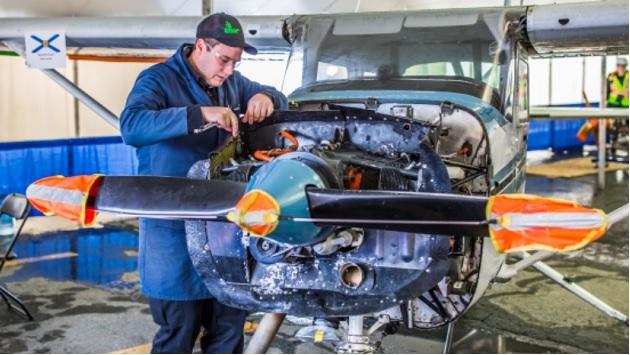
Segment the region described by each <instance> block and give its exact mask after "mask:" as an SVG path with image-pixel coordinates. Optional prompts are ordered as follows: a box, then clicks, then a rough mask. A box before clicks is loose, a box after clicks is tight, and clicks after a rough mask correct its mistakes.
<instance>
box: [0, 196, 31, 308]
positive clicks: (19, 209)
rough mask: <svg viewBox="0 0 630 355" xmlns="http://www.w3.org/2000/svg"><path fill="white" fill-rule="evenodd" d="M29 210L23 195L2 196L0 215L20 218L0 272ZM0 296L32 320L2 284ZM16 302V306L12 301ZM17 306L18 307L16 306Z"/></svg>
mask: <svg viewBox="0 0 630 355" xmlns="http://www.w3.org/2000/svg"><path fill="white" fill-rule="evenodd" d="M30 211H31V205H30V204H29V203H28V200H27V199H26V197H25V196H24V195H20V194H15V193H13V194H10V195H8V196H7V197H5V198H4V200H3V201H2V204H1V205H0V215H3V214H6V215H9V216H11V217H13V218H15V219H17V220H21V222H20V224H19V226H18V227H17V229H16V230H15V231H14V233H13V239H12V240H11V243H10V244H9V248H8V249H7V250H6V252H5V254H4V256H3V257H2V259H0V274H1V273H2V268H3V267H4V263H5V262H6V260H7V259H8V258H9V255H11V251H13V247H14V246H15V242H16V241H17V239H18V237H19V235H20V232H22V227H24V223H25V222H26V220H27V219H28V214H29V212H30ZM0 296H2V299H3V300H4V302H6V304H7V307H8V309H9V310H10V309H14V310H16V311H18V312H19V313H22V314H23V315H25V316H26V317H28V320H33V316H32V315H31V312H29V311H28V309H27V308H26V306H25V305H24V303H23V302H22V301H21V300H20V299H19V298H18V297H17V296H15V295H14V294H13V293H11V291H9V290H8V289H7V288H6V287H4V286H3V285H0ZM12 302H13V303H15V304H17V306H16V305H15V304H13V303H12ZM18 306H19V307H18Z"/></svg>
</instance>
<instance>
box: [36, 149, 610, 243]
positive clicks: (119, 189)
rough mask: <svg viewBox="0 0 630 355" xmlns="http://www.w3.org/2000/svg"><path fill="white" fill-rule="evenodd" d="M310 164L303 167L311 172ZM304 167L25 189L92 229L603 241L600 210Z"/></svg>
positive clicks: (39, 184)
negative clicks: (132, 222) (337, 231)
mask: <svg viewBox="0 0 630 355" xmlns="http://www.w3.org/2000/svg"><path fill="white" fill-rule="evenodd" d="M311 163H312V161H311V162H310V163H309V164H311ZM328 185H329V184H327V183H325V181H324V179H322V178H321V176H320V175H318V174H316V173H315V170H314V169H312V168H311V167H310V166H309V165H308V164H305V161H300V160H299V159H274V160H273V161H271V162H270V163H268V164H265V165H264V166H263V167H261V168H260V169H259V170H258V171H257V172H256V173H255V174H254V176H253V177H252V179H251V180H250V182H249V184H248V185H247V186H245V184H243V183H238V182H231V181H220V180H210V181H208V180H192V179H185V178H176V177H154V176H128V177H123V176H110V177H105V176H100V175H82V176H75V177H68V178H64V177H60V176H53V177H49V178H44V179H41V180H39V181H36V182H35V183H33V184H32V185H31V186H29V188H28V189H27V192H26V194H27V197H28V198H29V201H30V202H31V204H32V205H33V206H34V207H35V208H37V209H38V210H40V211H42V212H44V213H45V214H53V213H56V214H58V215H60V216H62V217H65V218H68V219H71V220H74V221H78V222H81V223H83V224H89V223H92V222H93V221H94V218H95V216H96V212H98V211H101V212H109V213H117V214H124V215H133V216H140V217H152V218H163V219H198V220H214V221H222V222H232V223H235V224H237V225H238V226H239V227H241V228H242V229H243V230H244V231H246V232H248V233H249V234H250V235H252V236H260V237H266V238H269V239H272V240H274V241H276V242H278V243H281V244H285V245H304V244H312V243H314V242H317V241H318V240H320V239H321V238H322V237H323V236H326V235H327V233H328V232H329V231H330V228H331V226H348V227H361V228H373V229H386V230H393V231H400V232H411V233H425V234H432V235H446V236H448V235H465V236H490V238H491V240H492V243H493V245H494V246H495V248H496V249H497V251H499V252H512V251H522V250H540V249H545V250H554V251H569V250H574V249H577V248H580V247H583V246H585V245H586V244H588V243H589V242H592V241H594V240H596V239H598V238H600V237H601V236H602V235H603V234H604V233H605V232H606V230H607V227H608V219H607V216H606V214H605V213H604V212H602V211H601V210H598V209H592V208H586V207H582V206H580V205H578V204H577V203H574V202H571V201H564V200H557V199H549V198H543V197H539V196H533V195H524V194H514V195H509V194H508V195H497V196H492V197H490V198H485V197H476V196H462V195H455V194H444V193H423V192H399V191H380V190H379V191H372V190H356V191H343V190H338V189H331V188H329V186H328Z"/></svg>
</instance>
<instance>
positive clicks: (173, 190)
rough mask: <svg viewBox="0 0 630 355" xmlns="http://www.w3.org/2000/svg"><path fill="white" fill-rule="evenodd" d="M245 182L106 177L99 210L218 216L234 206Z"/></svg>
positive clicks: (172, 216)
mask: <svg viewBox="0 0 630 355" xmlns="http://www.w3.org/2000/svg"><path fill="white" fill-rule="evenodd" d="M244 192H245V184H243V183H240V182H235V181H223V180H195V179H186V178H177V177H160V176H106V177H103V182H102V184H101V186H100V189H99V191H98V195H97V196H96V199H95V201H94V207H95V209H97V210H98V211H102V212H109V213H116V214H126V215H133V216H139V217H153V218H168V219H216V217H220V218H224V216H225V215H226V214H227V213H228V212H229V211H230V210H231V209H233V208H234V205H236V203H237V202H238V201H239V200H240V198H241V197H243V193H244Z"/></svg>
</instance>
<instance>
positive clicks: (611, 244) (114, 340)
mask: <svg viewBox="0 0 630 355" xmlns="http://www.w3.org/2000/svg"><path fill="white" fill-rule="evenodd" d="M595 181H596V177H584V178H576V179H557V180H550V179H545V178H539V177H529V178H528V182H527V189H528V192H533V193H537V194H541V195H548V196H555V197H561V198H569V199H574V200H579V201H580V202H582V203H584V204H589V205H590V204H592V205H593V206H595V207H600V208H604V209H605V210H607V211H610V210H611V209H613V208H615V207H619V206H621V205H623V204H624V203H627V201H628V175H627V172H616V173H608V174H607V189H606V190H605V191H604V192H603V193H598V192H597V191H596V189H595V188H594V186H595V184H594V183H595ZM123 227H124V228H120V226H117V225H109V226H108V227H106V228H102V229H83V230H74V231H64V232H54V233H43V234H37V235H26V236H24V237H23V238H22V239H21V240H20V241H19V243H18V245H17V246H16V249H15V251H16V253H17V254H18V256H19V260H25V261H28V260H30V262H25V263H23V264H18V265H14V266H9V267H5V269H4V270H3V271H2V274H1V275H2V276H0V282H2V283H6V284H7V285H8V286H9V288H10V289H11V290H13V291H14V292H15V293H16V294H18V295H20V297H21V298H22V300H23V301H24V302H25V303H26V304H27V305H28V306H29V308H30V309H31V310H32V311H33V313H34V315H35V318H36V321H35V322H26V321H25V319H24V318H22V317H21V316H19V315H17V314H16V313H15V312H8V311H6V310H5V309H4V308H1V307H0V352H2V353H20V352H24V353H64V352H70V353H77V352H87V353H95V352H100V353H107V352H112V351H116V350H120V349H125V348H129V347H133V346H137V345H142V344H146V343H148V342H150V339H151V337H152V335H153V333H154V332H155V330H156V328H155V326H154V325H153V323H152V320H151V316H150V313H149V311H148V306H147V304H146V299H145V298H144V297H143V296H142V295H141V294H140V293H139V292H138V289H139V285H138V276H137V233H136V231H135V230H130V229H129V226H128V225H125V226H123ZM55 255H56V256H57V257H52V258H48V259H46V258H42V257H46V256H55ZM38 258H40V259H38ZM548 264H549V265H551V266H552V267H554V268H556V269H557V270H559V271H560V272H562V273H565V274H567V275H569V276H571V277H572V278H573V279H575V280H577V281H578V282H579V283H580V285H582V286H583V287H584V288H586V289H587V290H589V291H591V292H593V293H594V294H595V295H596V296H598V297H601V298H602V299H603V300H604V301H606V302H608V303H610V304H611V305H612V306H613V307H615V308H617V309H619V310H620V311H621V312H623V313H624V314H628V223H627V221H625V222H624V223H620V224H619V225H617V226H615V227H613V229H611V231H610V232H609V233H608V235H607V236H606V237H604V238H603V239H601V240H600V241H598V242H597V243H594V244H593V245H590V246H588V247H587V248H585V249H584V250H582V251H579V252H575V253H571V254H568V255H565V256H558V257H554V258H553V259H552V260H550V261H549V262H548ZM253 318H256V316H253ZM300 327H301V325H299V324H293V323H291V322H289V321H288V322H285V325H283V327H282V329H281V331H280V334H279V335H278V337H277V339H276V340H275V341H274V343H273V344H272V348H271V349H270V352H276V353H279V352H282V353H296V352H297V353H305V352H309V353H325V352H331V351H333V347H332V346H331V345H330V344H313V343H303V342H301V341H299V340H297V339H296V338H295V337H294V336H293V335H294V334H295V332H296V331H297V330H298V329H300ZM442 337H443V329H440V330H435V331H429V332H427V331H417V330H405V329H402V330H400V331H399V332H398V333H397V334H395V335H390V336H387V337H385V338H384V339H383V341H382V347H381V350H380V351H381V352H386V353H431V352H441V349H442ZM452 350H453V352H456V353H488V352H490V353H558V352H598V353H602V352H613V353H627V352H628V328H627V327H626V326H625V325H623V324H620V323H619V322H616V321H613V320H611V319H609V318H607V317H605V316H604V315H602V314H601V313H600V312H598V311H597V310H595V309H594V308H592V307H590V306H588V305H587V304H585V303H582V302H581V301H579V300H577V298H575V297H574V296H573V295H571V294H569V293H568V292H567V291H565V290H564V289H562V288H560V287H558V286H556V285H555V284H553V283H552V282H550V281H548V280H547V279H545V278H544V277H543V276H541V275H540V274H538V273H536V272H535V271H529V270H527V271H525V272H523V273H521V274H519V275H518V276H517V277H515V279H513V280H512V281H510V282H508V283H505V284H495V285H494V286H493V287H492V288H491V289H490V290H489V291H488V292H487V294H486V296H485V297H484V298H483V299H482V300H481V301H480V302H479V303H478V304H477V305H476V306H475V307H473V308H472V309H471V310H470V311H469V312H468V313H466V314H465V315H464V316H463V317H462V319H461V320H460V321H458V322H457V324H456V326H455V331H454V342H453V349H452Z"/></svg>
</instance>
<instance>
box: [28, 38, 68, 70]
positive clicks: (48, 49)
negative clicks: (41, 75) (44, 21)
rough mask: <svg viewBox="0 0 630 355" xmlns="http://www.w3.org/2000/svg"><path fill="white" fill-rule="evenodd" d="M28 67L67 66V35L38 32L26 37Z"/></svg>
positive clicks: (48, 67)
mask: <svg viewBox="0 0 630 355" xmlns="http://www.w3.org/2000/svg"><path fill="white" fill-rule="evenodd" d="M24 43H25V44H26V65H28V67H29V68H34V69H53V68H64V67H65V66H66V34H65V33H64V32H37V33H27V34H25V35H24Z"/></svg>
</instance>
